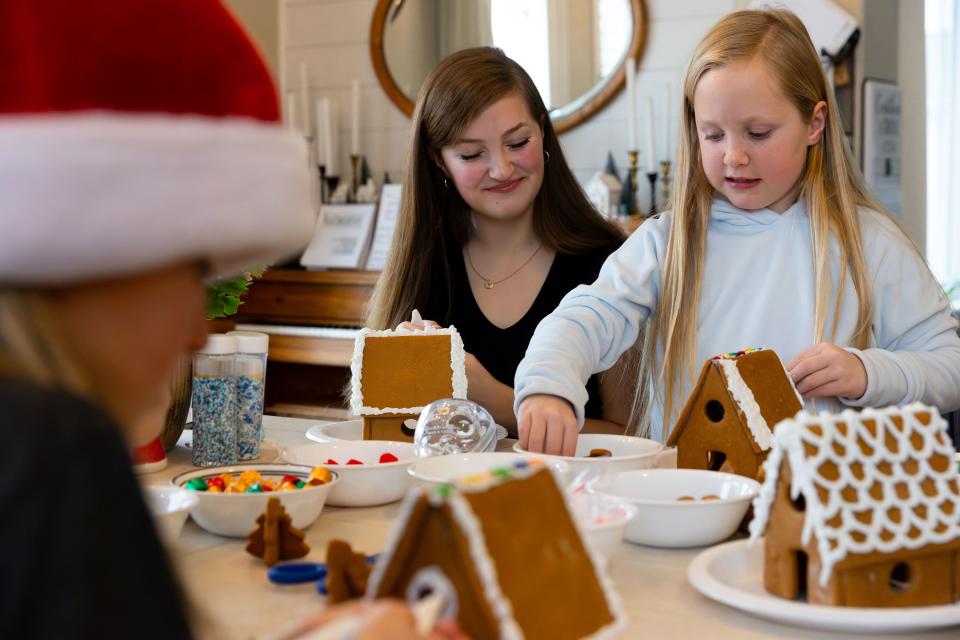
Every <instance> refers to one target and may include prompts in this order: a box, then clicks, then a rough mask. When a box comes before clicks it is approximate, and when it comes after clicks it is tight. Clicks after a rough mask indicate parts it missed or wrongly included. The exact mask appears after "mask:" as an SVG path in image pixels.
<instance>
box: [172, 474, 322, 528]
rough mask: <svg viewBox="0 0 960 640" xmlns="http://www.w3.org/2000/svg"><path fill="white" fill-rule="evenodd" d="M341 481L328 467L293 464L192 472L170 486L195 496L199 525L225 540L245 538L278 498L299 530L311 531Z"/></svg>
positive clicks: (176, 478)
mask: <svg viewBox="0 0 960 640" xmlns="http://www.w3.org/2000/svg"><path fill="white" fill-rule="evenodd" d="M338 480H339V477H338V476H337V474H336V472H335V471H331V470H329V469H326V468H323V467H308V466H303V465H293V464H236V465H229V466H224V467H210V468H207V469H197V470H194V471H187V472H185V473H181V474H179V475H177V476H174V477H173V479H172V480H171V481H170V483H171V484H172V485H173V486H175V487H178V488H181V489H186V490H187V491H190V492H191V493H193V494H195V495H196V497H197V499H198V502H197V506H196V507H195V508H194V510H193V511H192V512H191V513H190V517H192V518H193V519H194V521H195V522H196V523H197V524H198V525H200V526H201V527H203V528H204V529H206V530H207V531H209V532H210V533H215V534H217V535H221V536H229V537H234V538H242V537H245V536H247V535H249V533H250V532H251V531H253V530H254V529H255V528H256V526H257V518H258V517H259V516H260V515H261V514H263V512H264V511H265V510H266V508H267V500H269V499H270V498H271V497H273V496H276V497H277V498H279V499H280V502H281V503H282V504H283V508H284V509H285V510H286V512H287V514H288V515H289V516H290V519H291V520H292V522H293V526H295V527H297V528H298V529H305V528H306V527H309V526H310V525H311V524H313V522H314V521H315V520H316V519H317V517H318V516H319V515H320V512H321V511H323V506H324V504H326V502H327V496H328V495H329V493H330V490H331V489H332V488H333V487H334V486H335V485H336V484H337V481H338Z"/></svg>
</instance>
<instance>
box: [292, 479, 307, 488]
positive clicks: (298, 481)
mask: <svg viewBox="0 0 960 640" xmlns="http://www.w3.org/2000/svg"><path fill="white" fill-rule="evenodd" d="M295 486H296V487H297V489H303V488H304V487H305V486H307V483H306V482H304V481H303V480H297V483H296V485H295Z"/></svg>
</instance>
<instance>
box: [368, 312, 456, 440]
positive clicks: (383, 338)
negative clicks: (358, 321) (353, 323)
mask: <svg viewBox="0 0 960 640" xmlns="http://www.w3.org/2000/svg"><path fill="white" fill-rule="evenodd" d="M465 355H466V354H465V353H464V350H463V340H462V339H461V338H460V334H459V333H458V332H457V329H456V328H455V327H452V326H451V327H448V328H446V329H437V328H431V327H426V328H424V329H422V330H407V329H403V328H400V329H396V330H387V331H374V330H372V329H361V330H360V333H359V335H358V336H357V339H356V342H355V343H354V349H353V361H352V362H351V365H350V373H351V381H350V408H351V410H352V412H353V414H354V415H358V416H362V417H363V438H364V439H365V440H404V441H408V442H409V441H412V440H413V429H412V428H411V427H409V426H407V425H405V424H404V422H405V421H407V420H414V421H416V419H417V418H418V417H419V415H420V411H421V410H422V409H423V407H424V406H426V405H428V404H430V403H431V402H433V401H434V400H440V399H442V398H466V397H467V374H466V371H465V369H464V359H465Z"/></svg>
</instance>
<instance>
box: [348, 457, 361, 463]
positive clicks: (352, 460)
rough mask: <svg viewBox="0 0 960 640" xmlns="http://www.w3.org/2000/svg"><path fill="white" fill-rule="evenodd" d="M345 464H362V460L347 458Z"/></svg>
mask: <svg viewBox="0 0 960 640" xmlns="http://www.w3.org/2000/svg"><path fill="white" fill-rule="evenodd" d="M347 464H363V460H357V459H356V458H350V459H349V460H347Z"/></svg>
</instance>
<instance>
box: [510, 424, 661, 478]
mask: <svg viewBox="0 0 960 640" xmlns="http://www.w3.org/2000/svg"><path fill="white" fill-rule="evenodd" d="M513 450H514V451H516V452H517V453H528V452H527V451H524V450H523V449H522V448H520V443H519V442H518V443H517V444H515V445H514V446H513ZM664 450H665V448H664V446H663V445H662V444H660V443H659V442H657V441H656V440H648V439H647V438H636V437H633V436H618V435H612V434H605V433H583V434H580V436H579V437H578V438H577V449H576V451H575V453H574V455H572V456H554V455H547V454H542V453H535V454H531V455H538V456H543V457H544V458H547V459H551V460H562V461H563V462H566V463H567V464H568V465H570V473H571V474H573V475H574V476H577V475H579V474H580V473H581V472H583V471H591V472H594V473H595V474H596V475H598V476H599V475H604V474H608V473H618V472H620V471H631V470H633V469H651V468H653V467H655V466H656V463H657V460H658V457H659V456H660V454H661V453H662V452H663V451H664Z"/></svg>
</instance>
